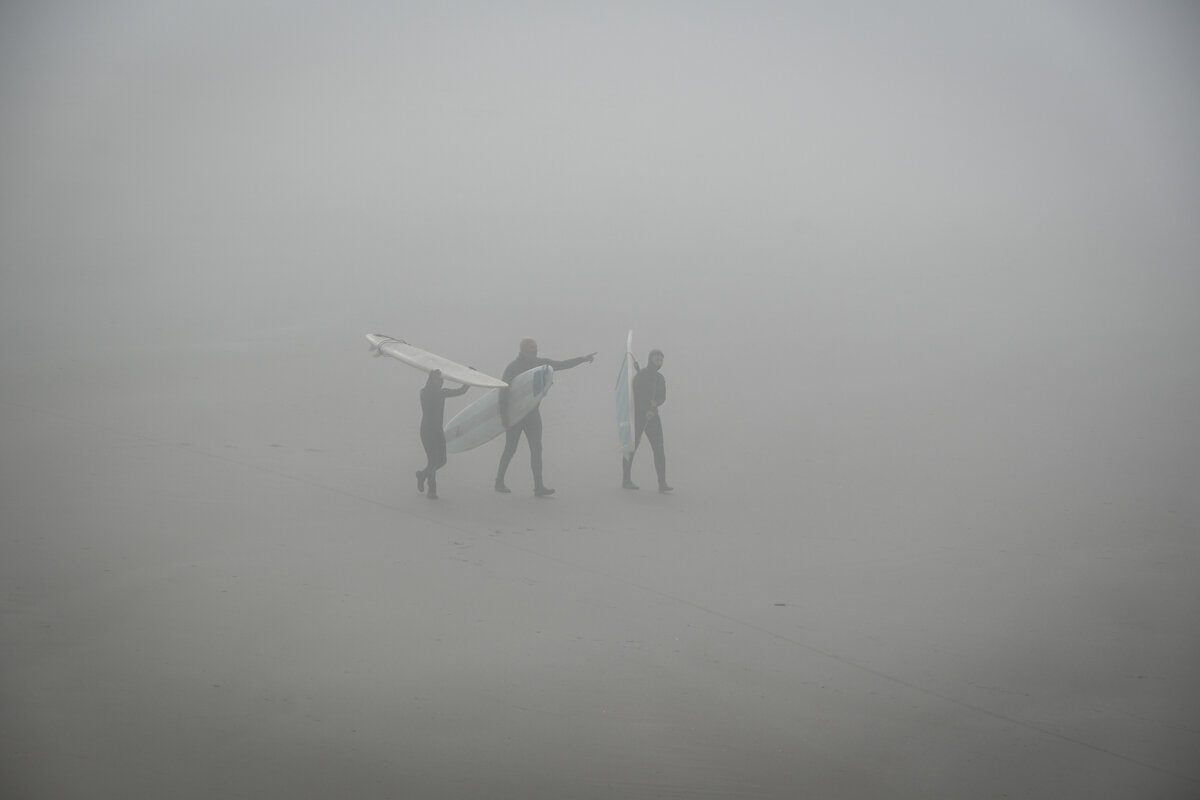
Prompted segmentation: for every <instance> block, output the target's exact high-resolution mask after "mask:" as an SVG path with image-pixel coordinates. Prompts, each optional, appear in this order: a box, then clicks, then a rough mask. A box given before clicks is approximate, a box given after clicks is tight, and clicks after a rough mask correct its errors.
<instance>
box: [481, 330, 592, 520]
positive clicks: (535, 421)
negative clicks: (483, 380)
mask: <svg viewBox="0 0 1200 800" xmlns="http://www.w3.org/2000/svg"><path fill="white" fill-rule="evenodd" d="M537 353H538V346H537V342H535V341H534V340H533V339H522V340H521V352H520V354H519V355H518V356H517V357H516V359H514V360H513V362H512V363H511V364H509V365H508V367H507V368H505V370H504V376H503V378H504V382H505V383H512V380H513V378H515V377H517V376H518V375H520V374H521V373H522V372H526V371H528V370H531V369H533V368H534V367H540V366H542V365H543V364H549V365H550V366H551V367H552V368H553V369H554V371H555V372H561V371H563V370H565V369H571V368H572V367H577V366H579V365H580V364H582V363H584V362H585V361H586V362H587V363H589V364H590V363H592V361H593V360H594V359H595V357H596V354H595V353H588V354H587V355H586V356H579V357H577V358H568V359H567V360H566V361H554V360H552V359H549V358H538V354H537ZM507 403H508V390H507V389H501V390H500V419H501V421H502V422H503V423H504V452H503V453H502V454H501V455H500V467H499V469H497V470H496V491H497V492H503V493H504V494H508V493H509V492H510V490H509V488H508V487H507V486H505V485H504V473H505V472H506V471H507V470H508V462H510V461H512V457H513V455H514V454H516V452H517V445H518V444H519V443H520V441H521V434H522V433H524V434H525V439H526V441H527V442H528V443H529V466H530V468H531V469H532V470H533V493H534V494H535V495H537V496H538V497H548V496H550V495H552V494H554V490H553V489H550V488H547V486H546V484H544V483H543V482H542V414H541V412H540V411H539V410H538V409H536V408H535V409H534V410H533V411H530V412H529V413H528V414H526V415H525V416H524V417H523V418H521V419H519V420H510V419H509V418H508V412H507V408H506V406H507Z"/></svg>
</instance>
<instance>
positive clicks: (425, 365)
mask: <svg viewBox="0 0 1200 800" xmlns="http://www.w3.org/2000/svg"><path fill="white" fill-rule="evenodd" d="M367 341H368V342H370V343H371V349H372V350H373V351H375V354H376V355H379V354H383V355H387V356H391V357H392V358H397V359H399V360H401V361H403V362H404V363H405V364H408V365H409V366H410V367H416V368H417V369H419V370H421V371H422V372H433V371H434V370H435V369H439V370H441V371H442V377H443V378H445V379H446V380H448V381H453V382H454V383H462V384H466V385H468V386H483V387H485V388H489V389H495V388H498V387H503V386H508V384H507V383H505V382H504V381H502V380H500V379H499V378H493V377H492V376H491V375H484V374H483V373H482V372H480V371H479V370H477V369H471V368H470V367H465V366H463V365H462V364H459V363H458V362H456V361H451V360H450V359H448V358H442V357H441V356H439V355H434V354H433V353H430V352H427V351H425V350H422V349H421V348H419V347H414V346H412V345H411V344H409V343H408V342H405V341H403V340H401V339H393V338H392V337H391V336H384V335H383V334H382V333H368V334H367Z"/></svg>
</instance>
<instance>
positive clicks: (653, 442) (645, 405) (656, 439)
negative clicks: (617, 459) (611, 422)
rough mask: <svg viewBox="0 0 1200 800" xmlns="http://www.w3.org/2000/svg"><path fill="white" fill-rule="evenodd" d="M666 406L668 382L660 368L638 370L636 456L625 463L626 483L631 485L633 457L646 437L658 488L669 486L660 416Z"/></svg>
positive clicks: (635, 411) (635, 395) (649, 367)
mask: <svg viewBox="0 0 1200 800" xmlns="http://www.w3.org/2000/svg"><path fill="white" fill-rule="evenodd" d="M665 402H667V379H666V378H664V377H663V374H662V372H660V371H659V369H658V367H656V366H654V365H653V364H651V365H649V366H647V367H645V368H643V369H641V370H638V373H637V374H636V375H634V376H633V429H634V438H633V453H630V454H629V456H628V457H627V458H625V459H622V468H623V469H624V473H625V475H624V480H625V482H626V483H629V482H631V478H630V472H631V470H632V468H633V456H634V453H636V452H637V447H638V445H639V444H640V443H641V441H642V434H643V433H645V434H646V438H647V439H649V440H650V447H651V449H653V450H654V471H655V472H657V473H658V485H659V487H660V488H661V487H663V486H666V485H667V451H666V448H665V447H664V445H663V429H662V420H661V419H660V418H659V416H658V407H659V406H661V405H662V404H663V403H665Z"/></svg>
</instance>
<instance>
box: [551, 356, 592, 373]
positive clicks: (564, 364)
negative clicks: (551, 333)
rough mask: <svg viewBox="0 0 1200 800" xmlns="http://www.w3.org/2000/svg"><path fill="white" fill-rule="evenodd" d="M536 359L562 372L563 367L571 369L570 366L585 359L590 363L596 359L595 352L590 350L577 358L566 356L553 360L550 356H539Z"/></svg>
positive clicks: (578, 363) (576, 365)
mask: <svg viewBox="0 0 1200 800" xmlns="http://www.w3.org/2000/svg"><path fill="white" fill-rule="evenodd" d="M538 360H539V361H540V362H541V363H543V364H549V365H550V366H551V367H553V368H554V371H555V372H562V371H563V370H564V369H571V368H572V367H578V366H579V365H580V364H582V363H584V362H585V361H586V362H587V363H589V364H590V363H592V362H593V361H595V360H596V354H595V353H594V352H592V353H588V354H587V355H586V356H579V357H577V358H568V359H567V360H566V361H555V360H554V359H552V358H541V359H538Z"/></svg>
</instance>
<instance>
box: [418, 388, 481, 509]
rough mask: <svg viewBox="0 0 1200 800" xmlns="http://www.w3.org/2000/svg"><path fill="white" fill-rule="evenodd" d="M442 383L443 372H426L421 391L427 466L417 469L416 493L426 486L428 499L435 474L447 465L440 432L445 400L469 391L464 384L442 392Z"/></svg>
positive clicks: (434, 492)
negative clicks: (426, 376)
mask: <svg viewBox="0 0 1200 800" xmlns="http://www.w3.org/2000/svg"><path fill="white" fill-rule="evenodd" d="M442 383H443V381H442V371H441V370H440V369H435V370H433V371H432V372H430V373H429V379H428V380H426V381H425V388H423V389H421V444H423V445H424V446H425V456H426V458H427V459H428V463H427V464H426V465H425V469H419V470H417V491H418V492H424V491H425V484H426V483H428V484H429V492H428V494H427V495H426V496H427V497H428V498H429V499H430V500H436V499H437V496H438V494H437V471H438V470H439V469H441V468H442V467H443V466H445V464H446V434H445V433H443V432H442V419H443V418H444V417H445V413H446V398H447V397H459V396H460V395H464V394H466V393H467V389H469V388H471V387H469V386H467V385H466V384H463V385H462V386H460V387H459V388H457V389H443V388H442Z"/></svg>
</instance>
